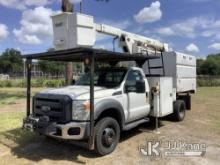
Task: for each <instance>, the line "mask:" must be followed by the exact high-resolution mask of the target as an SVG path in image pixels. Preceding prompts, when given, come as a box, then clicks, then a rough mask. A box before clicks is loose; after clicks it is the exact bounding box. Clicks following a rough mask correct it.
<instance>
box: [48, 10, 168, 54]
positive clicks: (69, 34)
mask: <svg viewBox="0 0 220 165" xmlns="http://www.w3.org/2000/svg"><path fill="white" fill-rule="evenodd" d="M52 20H53V29H54V45H55V48H56V49H57V50H65V49H70V48H75V47H81V46H82V47H93V46H94V45H95V41H96V40H97V39H96V37H97V36H96V33H97V32H98V33H102V34H106V35H110V36H113V37H115V39H118V41H119V47H121V48H122V49H123V51H124V52H125V53H130V54H135V53H146V52H166V51H168V44H166V43H161V42H160V41H158V40H155V39H151V38H147V37H144V36H141V35H137V34H133V33H130V32H126V31H124V30H121V29H119V28H115V27H112V26H109V25H105V24H96V23H95V22H94V18H93V17H92V16H89V15H85V14H81V13H61V14H58V15H55V16H52Z"/></svg>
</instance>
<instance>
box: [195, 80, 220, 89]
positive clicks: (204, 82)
mask: <svg viewBox="0 0 220 165" xmlns="http://www.w3.org/2000/svg"><path fill="white" fill-rule="evenodd" d="M197 85H198V86H199V87H217V86H218V87H219V86H220V78H216V79H215V78H212V79H200V78H198V79H197Z"/></svg>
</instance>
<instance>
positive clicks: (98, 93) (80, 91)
mask: <svg viewBox="0 0 220 165" xmlns="http://www.w3.org/2000/svg"><path fill="white" fill-rule="evenodd" d="M94 91H95V92H94V97H95V99H98V98H103V97H108V96H112V94H113V93H114V92H115V89H107V88H104V87H94ZM39 93H40V94H57V95H68V96H70V97H71V98H72V99H73V100H88V99H89V98H90V87H89V86H66V87H62V88H56V89H46V90H43V91H41V92H39Z"/></svg>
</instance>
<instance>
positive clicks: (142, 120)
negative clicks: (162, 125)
mask: <svg viewBox="0 0 220 165" xmlns="http://www.w3.org/2000/svg"><path fill="white" fill-rule="evenodd" d="M149 121H150V120H149V118H146V119H141V120H137V121H134V122H132V123H129V124H127V125H125V127H124V129H123V130H124V131H128V130H130V129H132V128H135V127H137V126H138V125H140V124H143V123H146V122H149Z"/></svg>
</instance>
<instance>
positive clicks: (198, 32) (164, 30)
mask: <svg viewBox="0 0 220 165" xmlns="http://www.w3.org/2000/svg"><path fill="white" fill-rule="evenodd" d="M219 29H220V20H215V19H214V18H209V17H202V16H200V17H193V18H188V19H186V20H183V21H179V22H175V23H173V24H171V25H170V26H165V27H161V28H158V29H157V30H156V33H158V34H161V35H166V36H173V35H175V36H181V37H187V38H195V37H197V36H202V37H210V36H213V35H215V34H216V33H217V31H220V30H219Z"/></svg>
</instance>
